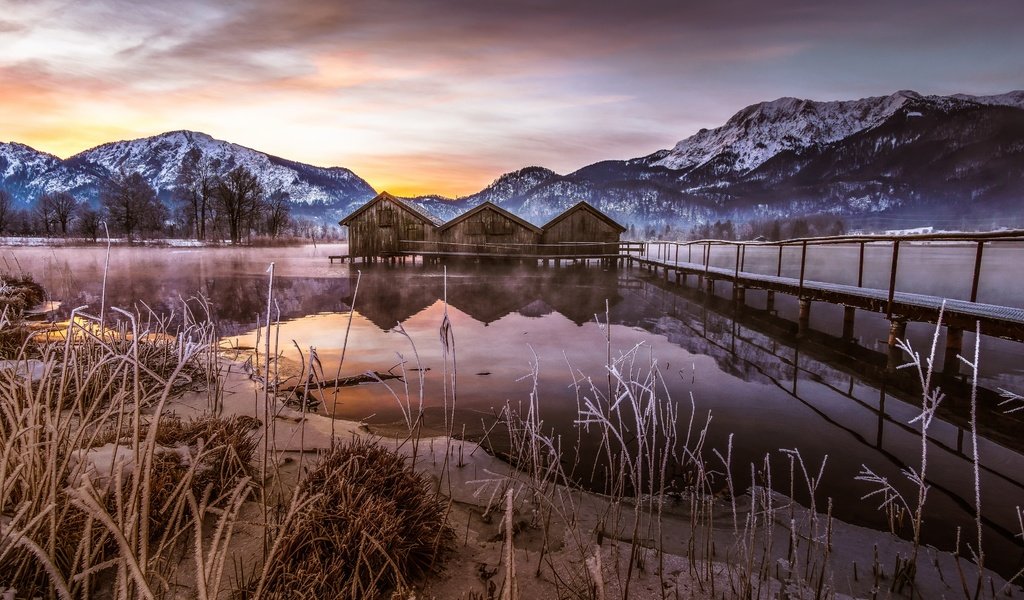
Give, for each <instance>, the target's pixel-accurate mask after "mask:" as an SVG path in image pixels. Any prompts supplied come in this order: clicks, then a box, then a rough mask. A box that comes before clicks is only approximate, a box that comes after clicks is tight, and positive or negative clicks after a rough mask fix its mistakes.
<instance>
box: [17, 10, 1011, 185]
mask: <svg viewBox="0 0 1024 600" xmlns="http://www.w3.org/2000/svg"><path fill="white" fill-rule="evenodd" d="M4 4H5V6H4V8H5V10H4V11H3V13H4V15H3V17H0V33H2V34H3V35H2V36H0V78H2V81H3V83H4V90H3V92H2V93H0V136H3V137H8V138H12V139H18V140H19V141H24V142H26V143H30V144H34V145H37V146H39V147H40V148H41V149H44V150H49V151H54V152H56V153H59V154H69V153H72V152H74V151H77V150H81V149H83V148H85V147H88V146H91V145H94V144H97V143H101V142H103V141H107V140H108V139H110V138H111V136H113V137H130V136H135V135H150V134H154V133H159V132H161V131H165V130H170V129H180V128H195V129H201V130H203V131H206V132H208V133H211V134H213V135H215V136H217V137H221V138H224V139H229V140H232V141H238V142H240V143H244V144H246V145H250V146H253V147H257V148H260V149H262V150H266V151H269V152H273V153H276V154H280V155H283V156H288V157H291V158H295V159H298V160H305V161H308V162H313V163H316V164H338V165H343V166H347V167H350V168H353V169H355V170H356V171H357V172H358V173H361V174H363V175H364V176H366V177H368V178H369V179H370V180H371V183H373V184H374V185H375V186H377V187H399V188H401V189H402V190H403V191H418V192H424V193H426V192H440V193H446V194H459V193H468V192H472V191H475V189H477V188H479V187H480V186H481V185H483V184H486V183H487V182H489V181H490V180H491V179H493V178H494V177H496V176H497V175H499V174H500V173H501V172H502V171H503V170H508V169H511V168H517V167H519V166H524V165H528V164H543V165H544V166H548V167H551V168H553V169H555V170H558V171H561V172H566V171H570V170H573V169H575V168H578V167H580V166H583V165H585V164H587V163H589V162H592V161H595V160H599V159H602V158H615V157H622V158H626V157H632V156H638V155H642V154H646V153H648V152H651V151H654V150H656V149H658V148H662V147H668V146H671V145H672V144H674V143H675V142H676V141H677V140H678V139H681V138H683V137H685V136H687V135H689V134H691V133H693V132H694V131H696V130H697V129H698V128H700V127H708V126H714V125H716V124H719V123H721V122H722V121H724V120H725V119H726V118H728V116H729V115H730V114H731V113H732V112H735V111H736V110H738V109H739V108H742V107H743V106H745V105H746V104H749V103H751V102H755V101H758V100H765V99H772V98H775V97H779V96H783V95H795V96H805V97H815V98H840V97H853V96H859V95H870V94H885V93H889V92H891V91H894V90H896V89H900V88H917V89H919V91H922V92H925V93H929V92H935V93H945V92H952V91H968V92H978V93H989V92H1001V91H1006V90H1008V89H1010V88H1012V87H1020V85H1021V81H1022V80H1024V77H1022V75H1024V58H1022V57H1024V40H1022V39H1021V38H1022V36H1020V35H1019V31H1018V28H1019V23H1020V22H1022V20H1024V4H1022V3H1021V2H1019V0H992V1H991V2H987V3H985V5H984V7H983V8H982V7H979V6H978V5H977V4H976V3H970V2H966V1H961V0H957V1H954V0H909V1H907V2H901V3H892V2H888V1H883V0H862V1H859V2H856V3H850V2H839V1H838V0H831V1H821V2H817V3H807V2H803V1H798V0H780V1H778V2H770V3H769V2H755V1H753V0H723V1H720V2H715V3H699V4H698V3H691V2H680V1H679V0H671V1H667V0H666V1H662V0H637V1H634V2H629V3H623V2H618V1H615V2H613V1H606V0H596V1H595V0H567V1H562V2H542V1H539V0H534V1H526V2H523V1H511V0H490V1H487V2H480V1H479V0H420V1H415V2H414V1H399V0H349V1H345V2H339V1H338V0H304V1H295V2H289V3H284V2H279V1H277V0H227V1H220V2H214V1H212V0H179V1H178V2H174V3H169V2H157V1H156V0H97V1H93V2H77V1H74V0H31V1H28V0H6V1H5V2H4ZM417 182H420V183H417Z"/></svg>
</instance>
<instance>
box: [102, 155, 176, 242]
mask: <svg viewBox="0 0 1024 600" xmlns="http://www.w3.org/2000/svg"><path fill="white" fill-rule="evenodd" d="M100 203H101V204H102V205H103V208H105V209H106V211H107V214H108V215H109V216H110V220H111V222H113V224H114V225H115V227H117V229H118V230H119V231H121V232H122V233H124V234H125V235H126V236H128V238H129V239H131V237H132V236H133V235H134V234H136V233H138V232H140V231H144V230H153V229H156V228H158V227H159V226H160V222H161V221H162V220H163V216H164V212H165V209H164V207H163V205H162V204H160V202H159V201H158V200H157V198H156V190H154V189H153V186H151V185H149V182H148V181H146V178H145V177H143V176H142V175H141V174H139V173H131V174H128V173H125V172H124V171H121V172H120V173H118V174H116V175H114V176H113V177H111V178H110V179H109V180H107V181H106V183H105V184H104V186H103V189H102V190H101V191H100Z"/></svg>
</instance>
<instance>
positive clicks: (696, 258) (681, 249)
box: [643, 230, 1024, 317]
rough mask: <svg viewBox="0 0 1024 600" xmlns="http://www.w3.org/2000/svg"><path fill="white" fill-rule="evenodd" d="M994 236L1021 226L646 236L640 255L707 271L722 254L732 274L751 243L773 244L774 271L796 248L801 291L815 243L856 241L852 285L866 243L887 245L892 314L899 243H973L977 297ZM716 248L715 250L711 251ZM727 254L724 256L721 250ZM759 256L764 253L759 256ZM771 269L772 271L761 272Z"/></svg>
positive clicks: (1012, 233) (1002, 237)
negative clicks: (778, 236) (738, 237)
mask: <svg viewBox="0 0 1024 600" xmlns="http://www.w3.org/2000/svg"><path fill="white" fill-rule="evenodd" d="M997 242H1018V243H1024V230H1006V231H991V232H979V233H927V234H912V235H843V236H828V237H808V238H794V239H788V240H780V241H734V240H716V239H700V240H689V241H649V242H647V243H646V250H645V251H644V253H643V257H644V258H646V259H649V260H655V261H658V262H664V263H666V264H682V263H690V264H691V265H692V264H697V265H703V267H704V269H705V271H708V270H709V269H710V268H712V267H713V266H714V265H713V264H712V263H713V262H715V261H716V260H717V262H718V264H719V265H720V266H722V262H723V260H726V261H729V262H731V264H729V265H728V266H731V267H732V270H733V272H734V274H735V275H736V276H738V275H739V274H740V273H742V272H744V271H745V270H746V260H747V250H748V249H750V248H758V249H766V248H777V249H778V251H777V256H776V260H775V272H774V275H775V276H776V277H781V276H782V274H783V269H784V266H790V265H791V263H787V262H784V256H783V255H784V253H785V254H787V255H789V256H788V257H787V258H789V257H792V255H793V252H785V251H786V250H789V249H793V250H796V251H798V252H799V254H798V257H799V276H798V277H797V276H796V275H795V274H794V278H795V279H798V280H799V287H800V289H801V291H802V289H803V287H804V282H805V280H807V255H808V248H813V247H815V246H852V247H859V252H858V261H857V266H856V268H857V271H856V272H857V278H856V286H857V287H865V284H864V266H865V250H866V248H868V247H871V248H877V247H879V246H881V247H888V249H889V269H888V275H889V277H888V305H889V309H888V311H887V313H888V316H889V317H891V316H892V306H893V298H894V296H895V294H896V290H897V272H898V269H899V265H900V262H899V261H900V247H901V245H902V246H904V247H905V246H907V245H908V244H915V245H926V244H935V245H943V246H946V245H972V246H974V248H975V259H974V267H973V270H972V272H971V279H970V282H971V287H970V296H969V298H965V299H969V301H970V302H977V301H978V287H979V282H980V280H981V274H982V259H983V257H984V251H985V247H986V245H987V244H988V245H991V244H993V243H997ZM713 253H715V254H717V256H715V257H712V254H713ZM723 254H724V255H725V256H722V255H723ZM762 258H763V257H762ZM763 274H772V273H763ZM957 275H958V274H957V273H944V274H943V276H944V277H946V278H949V277H956V276H957Z"/></svg>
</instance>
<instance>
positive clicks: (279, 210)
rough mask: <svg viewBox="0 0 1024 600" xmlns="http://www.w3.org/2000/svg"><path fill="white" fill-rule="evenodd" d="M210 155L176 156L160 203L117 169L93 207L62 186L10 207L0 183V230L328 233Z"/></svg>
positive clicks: (145, 185)
mask: <svg viewBox="0 0 1024 600" xmlns="http://www.w3.org/2000/svg"><path fill="white" fill-rule="evenodd" d="M221 167H222V165H221V164H220V162H219V161H218V160H216V159H211V158H209V157H207V156H205V155H204V154H203V153H202V151H201V150H199V149H198V148H194V149H192V150H190V151H189V152H188V153H187V154H186V155H185V157H184V159H183V161H182V165H181V170H180V171H179V176H178V179H177V181H176V182H175V183H176V185H175V187H174V190H173V196H172V197H173V200H174V202H173V205H172V206H171V207H170V208H168V206H167V205H165V203H164V202H162V201H161V200H160V198H159V197H158V194H157V191H156V190H155V189H154V188H153V186H152V185H150V183H149V181H148V180H147V179H146V178H145V177H144V176H143V175H142V174H141V173H137V172H126V171H120V172H118V173H115V174H114V175H112V176H111V177H109V178H108V179H107V180H105V181H103V182H102V183H101V185H100V190H99V202H98V206H93V205H91V204H89V203H88V202H85V201H83V200H81V199H79V198H76V197H75V196H74V195H72V194H70V193H68V192H54V193H44V194H40V195H39V196H38V197H37V198H36V200H35V203H34V205H33V206H32V207H29V208H24V209H18V208H16V207H15V205H14V201H13V198H12V196H11V194H10V193H8V192H7V191H6V190H4V189H2V188H0V234H4V233H6V234H15V235H42V236H47V237H50V236H64V237H66V236H69V235H78V236H82V237H86V238H90V239H92V240H95V239H97V238H98V237H99V236H100V235H101V234H103V233H104V231H103V224H104V223H105V224H106V225H107V228H108V229H109V232H110V234H111V235H120V236H124V237H126V238H128V239H135V238H142V237H179V238H192V239H197V240H204V241H205V240H225V239H227V240H230V241H231V242H232V243H235V244H238V243H241V242H244V241H251V240H252V238H253V236H265V237H270V238H275V239H276V238H278V237H279V236H282V235H291V236H293V237H302V238H307V239H308V238H312V239H318V238H324V237H334V236H335V235H336V234H337V233H338V232H337V230H336V228H333V227H330V226H325V225H318V224H316V223H314V222H312V221H310V220H307V219H295V218H292V216H291V211H290V208H291V203H290V198H289V195H288V193H287V192H285V191H283V190H266V189H264V186H263V185H262V184H261V183H260V181H259V179H258V178H257V177H256V175H255V174H254V173H252V172H251V171H250V170H249V169H247V168H246V167H245V166H236V167H234V168H232V169H228V170H222V168H221Z"/></svg>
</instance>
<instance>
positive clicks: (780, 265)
mask: <svg viewBox="0 0 1024 600" xmlns="http://www.w3.org/2000/svg"><path fill="white" fill-rule="evenodd" d="M775 276H776V277H782V244H779V267H778V268H777V269H775Z"/></svg>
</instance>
